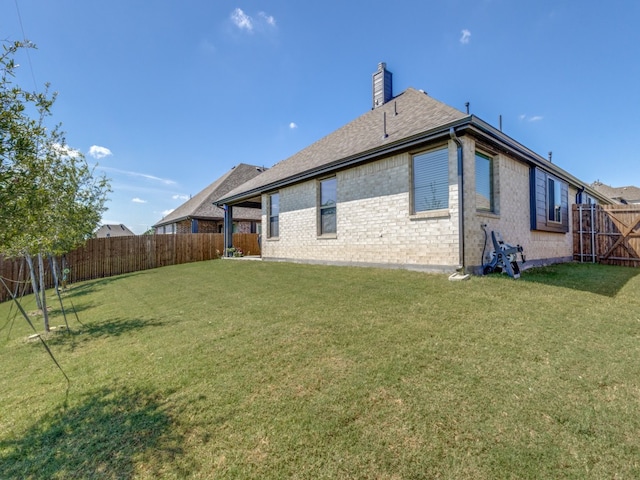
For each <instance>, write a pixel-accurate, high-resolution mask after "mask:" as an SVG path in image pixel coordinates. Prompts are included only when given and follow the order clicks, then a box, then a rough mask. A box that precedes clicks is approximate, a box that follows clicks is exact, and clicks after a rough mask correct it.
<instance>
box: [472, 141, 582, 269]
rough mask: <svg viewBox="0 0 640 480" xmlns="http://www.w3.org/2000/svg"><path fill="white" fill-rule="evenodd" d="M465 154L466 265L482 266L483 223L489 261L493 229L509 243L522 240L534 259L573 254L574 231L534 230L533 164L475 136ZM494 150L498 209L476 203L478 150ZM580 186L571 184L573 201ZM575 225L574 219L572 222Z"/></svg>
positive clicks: (542, 260)
mask: <svg viewBox="0 0 640 480" xmlns="http://www.w3.org/2000/svg"><path fill="white" fill-rule="evenodd" d="M463 141H464V157H465V189H464V190H465V205H466V216H465V265H466V266H467V269H468V270H474V269H479V267H480V265H481V257H482V249H483V245H484V243H485V237H484V232H483V230H482V228H481V224H483V223H484V224H486V225H487V241H486V242H487V243H486V249H485V262H486V261H487V259H488V258H487V257H488V254H489V252H490V251H491V250H493V244H492V242H491V231H492V230H496V231H499V232H500V233H501V235H502V238H503V240H504V241H505V243H508V244H511V245H516V244H520V245H522V246H523V248H524V253H525V255H526V257H527V260H528V261H529V260H530V261H531V263H541V264H544V263H552V262H555V261H559V260H569V259H570V258H571V254H572V248H573V247H572V235H571V231H570V232H569V233H549V232H540V231H532V230H531V221H530V205H529V202H530V194H529V166H528V165H526V164H524V163H522V162H520V161H516V160H514V159H512V158H510V157H509V156H507V155H505V154H504V153H496V152H492V151H491V149H490V148H488V147H487V146H485V145H482V144H477V145H476V142H475V141H474V140H473V139H472V138H465V139H464V140H463ZM476 150H478V151H481V152H484V153H490V154H492V155H491V156H492V157H493V159H494V172H493V174H494V198H495V212H494V213H488V212H482V211H478V210H477V205H476V204H475V202H476V198H475V151H476ZM575 195H576V190H575V189H574V188H572V187H569V204H570V205H571V204H572V203H574V202H575ZM569 210H571V209H570V208H569ZM569 225H571V222H569Z"/></svg>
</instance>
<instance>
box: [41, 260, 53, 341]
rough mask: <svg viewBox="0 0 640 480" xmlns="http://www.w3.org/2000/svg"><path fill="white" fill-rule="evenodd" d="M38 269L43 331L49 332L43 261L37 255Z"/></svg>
mask: <svg viewBox="0 0 640 480" xmlns="http://www.w3.org/2000/svg"><path fill="white" fill-rule="evenodd" d="M38 268H39V269H40V293H41V295H42V318H43V319H44V331H45V332H49V331H50V329H49V313H48V312H47V295H46V293H45V292H46V288H45V284H44V261H43V260H42V254H41V253H39V254H38Z"/></svg>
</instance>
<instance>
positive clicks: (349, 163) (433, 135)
mask: <svg viewBox="0 0 640 480" xmlns="http://www.w3.org/2000/svg"><path fill="white" fill-rule="evenodd" d="M470 119H471V116H468V117H464V118H462V119H459V120H455V121H453V122H449V123H446V124H443V125H440V126H438V127H436V128H434V129H431V130H427V131H425V132H421V133H419V134H416V135H413V136H410V137H405V138H402V139H401V140H397V141H395V142H391V143H388V144H386V145H383V146H381V147H376V148H373V149H371V150H367V151H365V152H360V153H358V154H356V155H352V156H349V157H345V158H341V159H339V160H336V161H333V162H331V163H327V164H325V165H322V166H321V167H318V168H313V169H310V170H306V171H304V172H300V173H298V174H296V175H291V176H289V177H287V178H284V179H281V180H278V181H275V182H272V183H269V184H266V185H262V186H260V187H256V188H253V189H251V190H247V191H245V192H242V193H238V194H236V195H233V196H232V197H223V198H220V199H218V200H216V201H215V202H213V203H214V205H217V206H221V205H224V204H227V205H234V204H237V203H239V202H242V201H245V200H247V199H249V198H251V197H255V196H256V195H260V194H262V193H263V192H268V191H273V190H277V189H279V188H282V187H286V186H288V185H292V184H294V183H299V182H302V181H305V180H309V179H311V178H315V177H317V176H319V175H325V174H327V173H331V172H334V171H336V170H341V169H344V168H347V167H353V166H355V165H358V164H361V163H366V162H370V161H372V160H375V159H376V158H378V157H381V156H387V155H389V154H393V153H396V152H398V151H404V150H407V149H411V148H413V147H416V146H418V145H421V144H423V143H427V142H431V141H434V140H438V139H440V138H449V129H450V128H451V127H453V128H457V127H460V126H462V125H464V124H465V123H468V122H469V121H470Z"/></svg>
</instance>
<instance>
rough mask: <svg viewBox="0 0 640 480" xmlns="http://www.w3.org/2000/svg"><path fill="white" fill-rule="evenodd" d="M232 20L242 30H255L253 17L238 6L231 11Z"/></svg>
mask: <svg viewBox="0 0 640 480" xmlns="http://www.w3.org/2000/svg"><path fill="white" fill-rule="evenodd" d="M231 21H232V22H233V23H234V25H235V26H236V27H238V28H239V29H240V30H246V31H248V32H252V31H253V20H251V17H250V16H249V15H247V14H246V13H244V12H243V11H242V9H240V8H236V9H235V10H234V11H233V12H232V13H231Z"/></svg>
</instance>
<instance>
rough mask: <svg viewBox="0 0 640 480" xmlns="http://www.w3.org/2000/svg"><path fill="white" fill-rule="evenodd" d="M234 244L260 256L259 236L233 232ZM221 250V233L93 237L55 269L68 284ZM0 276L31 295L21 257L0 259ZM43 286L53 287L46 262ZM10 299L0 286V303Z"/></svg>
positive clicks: (204, 257) (60, 260) (207, 256)
mask: <svg viewBox="0 0 640 480" xmlns="http://www.w3.org/2000/svg"><path fill="white" fill-rule="evenodd" d="M233 244H234V246H235V247H236V248H238V249H240V250H242V251H243V252H244V253H245V254H247V255H249V254H251V255H260V244H259V241H258V235H257V234H255V233H252V234H249V233H234V235H233ZM223 251H224V235H223V234H221V233H195V234H176V235H139V236H130V237H110V238H92V239H89V240H88V241H87V243H86V244H85V245H83V246H81V247H79V248H77V249H75V250H74V251H72V252H70V253H68V254H66V255H64V256H63V257H60V258H58V259H57V262H58V267H59V268H60V269H62V268H65V267H67V268H69V269H70V272H69V275H68V279H67V281H68V282H69V283H73V282H80V281H84V280H92V279H95V278H103V277H111V276H114V275H121V274H123V273H131V272H137V271H140V270H148V269H150V268H156V267H162V266H167V265H178V264H181V263H190V262H200V261H204V260H213V259H216V258H220V256H221V255H222V253H223ZM0 277H2V278H3V279H4V281H5V283H6V284H7V287H8V288H9V289H10V290H11V291H12V292H14V293H15V294H20V293H23V291H24V292H28V293H30V292H31V283H30V281H28V279H29V271H28V268H27V266H26V262H25V260H24V259H23V258H19V259H6V258H3V257H2V256H0ZM45 283H46V285H47V287H48V288H49V287H52V286H53V285H54V281H53V275H52V274H51V269H50V266H49V262H45ZM8 298H10V295H9V293H8V292H7V290H6V288H5V287H4V286H1V285H0V301H5V300H7V299H8Z"/></svg>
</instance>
